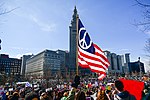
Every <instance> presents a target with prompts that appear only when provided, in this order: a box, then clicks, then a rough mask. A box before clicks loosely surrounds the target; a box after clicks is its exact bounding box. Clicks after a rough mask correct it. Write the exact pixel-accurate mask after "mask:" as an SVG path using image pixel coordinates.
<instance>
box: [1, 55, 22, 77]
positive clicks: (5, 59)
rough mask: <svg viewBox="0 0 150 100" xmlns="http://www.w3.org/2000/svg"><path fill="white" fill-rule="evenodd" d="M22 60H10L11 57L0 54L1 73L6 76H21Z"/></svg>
mask: <svg viewBox="0 0 150 100" xmlns="http://www.w3.org/2000/svg"><path fill="white" fill-rule="evenodd" d="M20 71H21V59H17V58H9V55H6V54H0V73H1V74H4V75H6V76H8V77H9V76H14V75H18V76H19V75H20Z"/></svg>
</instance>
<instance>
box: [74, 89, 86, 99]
mask: <svg viewBox="0 0 150 100" xmlns="http://www.w3.org/2000/svg"><path fill="white" fill-rule="evenodd" d="M76 100H86V96H85V93H84V92H83V91H79V92H78V93H77V95H76Z"/></svg>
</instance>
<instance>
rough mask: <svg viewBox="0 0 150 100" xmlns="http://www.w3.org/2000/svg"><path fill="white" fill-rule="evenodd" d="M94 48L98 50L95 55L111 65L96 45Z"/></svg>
mask: <svg viewBox="0 0 150 100" xmlns="http://www.w3.org/2000/svg"><path fill="white" fill-rule="evenodd" d="M94 47H95V49H96V53H95V54H96V55H98V56H100V57H102V59H103V60H105V61H106V62H107V63H108V65H109V61H108V59H107V57H106V56H105V55H104V53H103V51H102V50H101V49H100V48H99V47H98V46H97V45H96V44H94Z"/></svg>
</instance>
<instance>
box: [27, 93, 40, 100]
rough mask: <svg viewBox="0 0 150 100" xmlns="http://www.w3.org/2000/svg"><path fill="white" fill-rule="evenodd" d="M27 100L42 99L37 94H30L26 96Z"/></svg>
mask: <svg viewBox="0 0 150 100" xmlns="http://www.w3.org/2000/svg"><path fill="white" fill-rule="evenodd" d="M25 100H40V98H39V96H38V94H37V93H35V92H31V93H29V94H26V96H25Z"/></svg>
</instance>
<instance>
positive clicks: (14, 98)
mask: <svg viewBox="0 0 150 100" xmlns="http://www.w3.org/2000/svg"><path fill="white" fill-rule="evenodd" d="M18 99H19V93H18V92H14V93H13V95H12V98H11V99H10V100H18Z"/></svg>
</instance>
